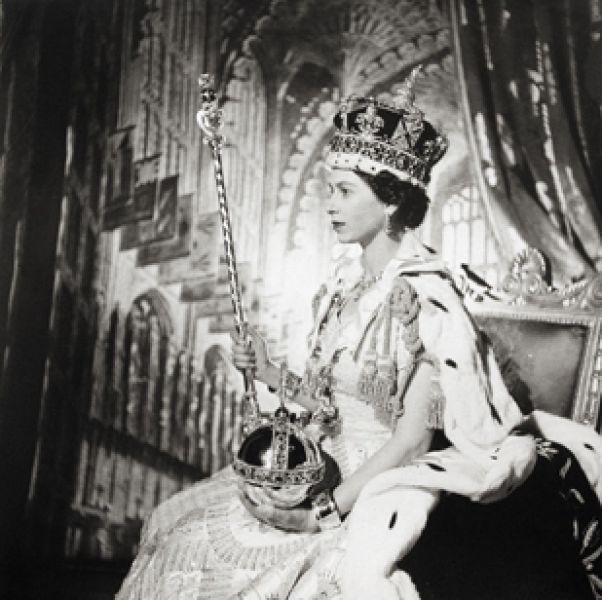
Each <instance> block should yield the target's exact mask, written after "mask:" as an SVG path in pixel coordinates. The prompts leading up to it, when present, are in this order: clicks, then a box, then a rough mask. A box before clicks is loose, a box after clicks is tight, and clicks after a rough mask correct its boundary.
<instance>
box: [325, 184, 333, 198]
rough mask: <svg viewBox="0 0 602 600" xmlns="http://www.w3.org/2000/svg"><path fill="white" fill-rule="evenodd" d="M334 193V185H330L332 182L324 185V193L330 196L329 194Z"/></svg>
mask: <svg viewBox="0 0 602 600" xmlns="http://www.w3.org/2000/svg"><path fill="white" fill-rule="evenodd" d="M333 194H334V186H333V185H332V183H329V184H328V185H327V186H326V195H327V196H328V197H329V198H330V196H332V195H333Z"/></svg>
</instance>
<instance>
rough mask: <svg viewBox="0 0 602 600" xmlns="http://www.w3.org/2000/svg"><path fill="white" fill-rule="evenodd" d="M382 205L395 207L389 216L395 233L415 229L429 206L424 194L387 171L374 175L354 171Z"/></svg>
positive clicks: (419, 189) (422, 219) (421, 190)
mask: <svg viewBox="0 0 602 600" xmlns="http://www.w3.org/2000/svg"><path fill="white" fill-rule="evenodd" d="M356 174H357V175H358V176H359V177H360V178H361V179H362V180H363V181H364V182H365V183H366V184H368V186H369V187H370V189H371V190H372V191H373V192H374V193H375V194H376V196H377V197H378V199H379V200H380V201H381V202H382V203H383V204H389V205H391V204H392V205H394V206H397V209H396V210H395V212H394V213H393V214H392V215H391V226H392V227H393V229H394V230H395V231H398V232H400V231H403V230H404V229H416V227H418V226H419V225H421V224H422V221H424V216H425V215H426V211H427V209H428V206H429V198H428V196H427V195H426V192H425V191H424V190H423V189H421V188H419V187H417V186H415V185H412V184H411V183H409V182H407V181H402V180H401V179H399V178H398V177H396V176H395V175H393V173H391V172H389V171H385V170H382V171H379V172H378V173H376V175H370V174H368V173H362V172H360V171H356Z"/></svg>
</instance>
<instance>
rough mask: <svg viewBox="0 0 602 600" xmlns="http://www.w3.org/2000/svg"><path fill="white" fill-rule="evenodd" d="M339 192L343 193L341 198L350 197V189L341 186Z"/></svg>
mask: <svg viewBox="0 0 602 600" xmlns="http://www.w3.org/2000/svg"><path fill="white" fill-rule="evenodd" d="M339 190H340V191H341V196H343V198H345V197H346V196H348V195H349V188H346V187H344V186H341V187H340V188H339Z"/></svg>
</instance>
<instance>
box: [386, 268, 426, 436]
mask: <svg viewBox="0 0 602 600" xmlns="http://www.w3.org/2000/svg"><path fill="white" fill-rule="evenodd" d="M388 301H389V304H390V307H391V314H392V316H393V318H394V319H395V320H396V321H397V323H398V329H397V335H396V340H397V348H396V359H397V360H396V362H397V365H396V366H397V386H396V390H395V394H394V395H393V396H391V398H390V402H389V405H390V406H389V408H390V415H391V425H392V426H395V424H396V423H397V420H398V419H399V418H400V417H401V416H402V415H403V413H404V410H405V408H404V397H405V394H406V391H407V388H408V385H409V383H410V381H411V379H412V376H413V374H414V371H415V369H416V365H417V363H418V360H419V358H420V357H421V356H422V355H423V351H424V348H423V344H422V340H421V339H420V332H419V329H418V315H419V313H420V303H419V301H418V296H417V294H416V290H415V289H414V288H413V287H412V285H410V283H409V282H408V281H407V279H405V278H403V277H399V278H397V280H396V282H395V284H394V286H393V289H392V290H391V293H390V295H389V298H388Z"/></svg>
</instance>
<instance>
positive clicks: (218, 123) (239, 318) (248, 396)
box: [196, 74, 260, 429]
mask: <svg viewBox="0 0 602 600" xmlns="http://www.w3.org/2000/svg"><path fill="white" fill-rule="evenodd" d="M199 87H200V91H201V108H200V110H199V111H198V112H197V114H196V121H197V124H198V126H199V127H200V129H201V131H202V132H203V135H204V136H205V140H204V141H205V143H207V144H208V145H209V147H210V148H211V154H212V157H213V167H214V174H215V186H216V188H217V201H218V204H219V215H220V221H221V225H222V239H223V242H224V252H225V255H226V266H227V268H228V282H229V284H230V297H231V299H232V308H233V310H234V325H235V327H236V333H237V335H238V336H239V337H243V336H245V337H246V338H247V341H248V334H247V322H246V319H245V311H244V308H243V303H242V297H241V293H240V285H239V282H238V270H237V267H236V255H235V252H234V241H233V239H232V226H231V222H230V210H229V208H228V201H227V199H226V186H225V184H224V171H223V168H222V146H223V143H224V138H223V136H222V135H221V134H220V132H219V130H220V129H221V128H222V126H223V111H222V110H221V109H220V108H219V107H218V102H217V96H216V94H215V89H214V83H213V77H212V76H211V75H208V74H203V75H201V76H200V77H199ZM243 376H244V382H245V394H244V397H243V401H244V402H245V406H244V423H243V428H247V429H248V428H249V427H250V426H251V425H252V424H253V423H254V422H255V421H256V420H257V419H258V418H259V416H260V411H259V404H258V402H257V391H256V389H255V379H254V373H253V369H252V368H249V369H245V371H244V373H243Z"/></svg>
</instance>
